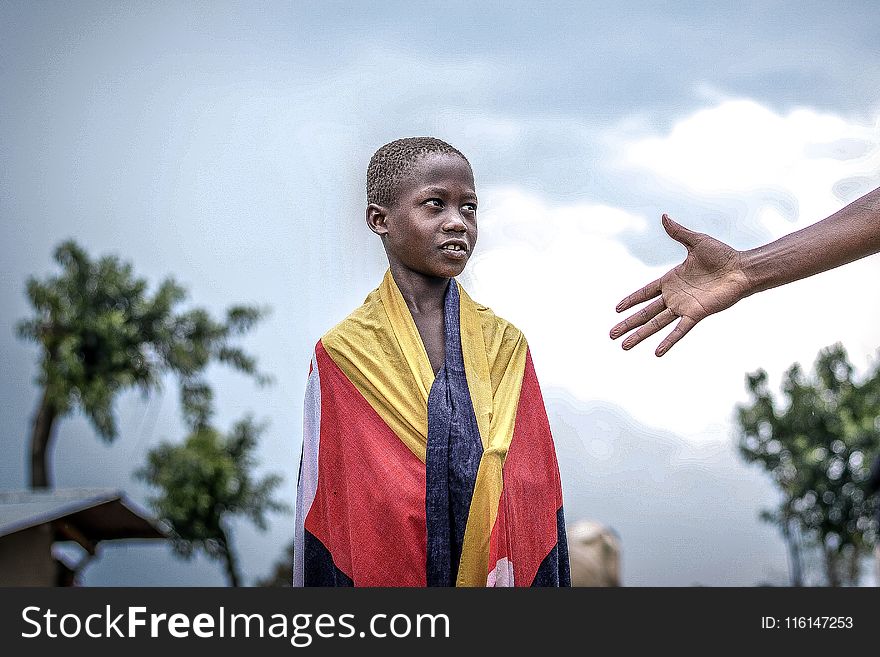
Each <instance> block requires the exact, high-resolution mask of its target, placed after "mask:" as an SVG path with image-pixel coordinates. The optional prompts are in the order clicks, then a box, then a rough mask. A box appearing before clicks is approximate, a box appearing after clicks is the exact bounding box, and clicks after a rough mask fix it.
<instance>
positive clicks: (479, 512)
mask: <svg viewBox="0 0 880 657" xmlns="http://www.w3.org/2000/svg"><path fill="white" fill-rule="evenodd" d="M444 311H445V313H444V315H445V338H446V345H445V346H446V356H445V362H444V364H443V366H442V368H441V369H440V371H439V372H438V373H437V375H436V377H435V376H434V372H433V370H432V368H431V365H430V362H429V361H428V356H427V354H426V352H425V349H424V346H423V345H422V341H421V338H420V336H419V333H418V329H417V328H416V326H415V322H414V321H413V319H412V316H411V314H410V312H409V309H408V308H407V306H406V303H405V301H404V300H403V297H402V296H401V294H400V291H399V290H398V289H397V286H396V284H395V283H394V279H393V277H392V276H391V272H390V271H388V272H387V273H386V274H385V277H384V279H383V281H382V284H381V285H380V286H379V287H378V288H377V289H376V290H374V291H373V292H372V293H371V294H370V295H369V296H368V297H367V299H366V301H365V302H364V304H363V305H362V306H361V307H360V308H358V309H357V310H355V311H354V312H353V313H352V314H351V315H349V317H348V318H346V319H345V320H344V321H343V322H341V323H340V324H338V325H337V326H336V327H334V328H333V329H332V330H331V331H329V332H328V333H327V334H326V335H325V336H324V337H323V338H322V339H321V340H320V341H319V342H318V344H317V346H316V347H315V353H314V357H313V358H312V362H311V367H310V370H309V378H308V383H307V387H306V398H305V413H304V422H303V451H302V459H301V463H300V472H299V482H298V487H297V504H296V527H295V538H294V567H293V583H294V586H352V585H356V586H569V585H570V577H569V564H568V550H567V546H566V542H565V521H564V516H563V510H562V488H561V485H560V480H559V469H558V466H557V462H556V455H555V452H554V448H553V440H552V438H551V435H550V425H549V422H548V420H547V413H546V411H545V410H544V403H543V399H542V397H541V390H540V387H539V386H538V380H537V377H536V376H535V370H534V367H533V365H532V359H531V356H530V354H529V350H528V345H527V344H526V340H525V338H524V337H523V335H522V333H520V331H519V330H517V329H516V328H515V327H514V326H513V325H511V324H510V323H508V322H506V321H504V320H503V319H501V318H499V317H496V316H495V315H494V314H493V313H492V311H491V310H489V309H488V308H486V307H484V306H481V305H479V304H477V303H475V302H474V301H472V300H471V298H470V297H469V296H468V295H467V293H466V292H465V291H464V290H463V289H462V288H461V286H460V285H458V283H457V282H454V281H453V282H452V283H451V284H450V285H449V287H448V288H447V292H446V297H445V307H444Z"/></svg>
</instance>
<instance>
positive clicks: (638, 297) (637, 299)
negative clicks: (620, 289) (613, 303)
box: [615, 278, 660, 313]
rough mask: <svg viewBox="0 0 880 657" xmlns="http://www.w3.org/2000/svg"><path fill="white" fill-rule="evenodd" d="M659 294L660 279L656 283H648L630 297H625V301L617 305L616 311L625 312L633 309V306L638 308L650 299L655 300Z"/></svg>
mask: <svg viewBox="0 0 880 657" xmlns="http://www.w3.org/2000/svg"><path fill="white" fill-rule="evenodd" d="M658 294H660V279H659V278H658V279H657V280H656V281H652V282H650V283H648V284H647V285H646V286H645V287H643V288H642V289H640V290H638V291H636V292H633V293H632V294H630V295H629V296H628V297H624V299H623V300H622V301H621V302H620V303H619V304H617V307H616V308H615V310H616V311H617V312H619V313H621V312H623V311H624V310H626V309H627V308H632V307H633V306H637V305H639V304H640V303H644V302H645V301H648V300H649V299H653V298H654V297H656V296H657V295H658Z"/></svg>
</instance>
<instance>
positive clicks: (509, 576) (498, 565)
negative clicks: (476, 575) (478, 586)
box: [486, 557, 513, 586]
mask: <svg viewBox="0 0 880 657" xmlns="http://www.w3.org/2000/svg"><path fill="white" fill-rule="evenodd" d="M486 586H513V562H512V561H510V559H508V558H507V557H501V558H500V559H499V560H498V561H497V562H495V570H493V571H492V572H491V573H489V578H488V579H487V580H486Z"/></svg>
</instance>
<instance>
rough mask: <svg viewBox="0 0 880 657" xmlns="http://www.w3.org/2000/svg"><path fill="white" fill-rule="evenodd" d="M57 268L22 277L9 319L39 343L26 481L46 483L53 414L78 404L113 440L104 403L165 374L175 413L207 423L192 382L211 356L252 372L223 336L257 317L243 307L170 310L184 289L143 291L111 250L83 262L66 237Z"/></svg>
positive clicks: (205, 401) (200, 390) (205, 400)
mask: <svg viewBox="0 0 880 657" xmlns="http://www.w3.org/2000/svg"><path fill="white" fill-rule="evenodd" d="M55 261H56V262H57V263H58V264H59V265H60V266H61V269H62V271H61V273H60V274H59V275H57V276H50V277H48V278H46V279H44V280H37V279H36V278H33V277H32V278H30V279H29V280H28V282H27V296H28V299H29V300H30V302H31V305H32V306H33V308H34V314H33V316H32V317H30V318H28V319H25V320H23V321H21V322H20V323H19V324H18V333H19V336H20V337H22V338H24V339H27V340H32V341H34V342H36V343H37V344H38V345H40V348H41V350H40V373H39V376H38V378H37V383H38V384H39V386H40V388H41V392H40V402H39V405H38V407H37V411H36V414H35V415H34V420H33V428H32V432H31V450H30V452H31V466H30V483H31V487H32V488H47V487H49V486H51V477H50V473H49V468H48V455H49V452H50V449H51V446H52V440H53V436H54V430H55V427H56V423H57V420H59V419H60V418H62V417H64V416H65V415H67V414H68V413H70V412H72V411H74V410H76V409H79V410H81V411H82V412H83V413H84V414H85V415H86V416H87V417H88V418H89V420H90V421H91V423H92V425H93V426H94V428H95V431H97V433H98V435H99V436H101V437H102V438H103V439H105V440H107V441H112V440H114V439H115V438H116V435H117V428H116V421H115V418H114V416H113V400H114V399H115V397H116V395H117V393H119V392H121V391H123V390H126V389H128V388H132V387H139V388H140V389H141V390H142V391H143V392H144V394H147V393H149V391H150V390H151V389H155V388H158V387H159V386H160V385H161V381H162V376H163V375H164V374H165V373H166V372H173V373H174V374H176V375H177V377H178V379H179V381H180V384H181V385H180V393H181V402H182V406H183V412H184V417H185V419H186V420H187V422H188V424H189V425H190V427H192V428H197V427H199V426H202V425H204V424H205V423H206V422H207V419H208V417H209V416H210V413H211V406H212V397H213V395H212V390H211V388H210V386H209V385H208V384H207V383H206V382H205V380H204V379H203V378H202V375H203V373H204V371H205V369H206V368H207V366H208V364H209V363H210V362H212V361H214V360H216V361H219V362H221V363H226V364H227V365H230V366H232V367H234V368H235V369H237V370H239V371H241V372H244V373H246V374H249V375H252V376H254V377H255V378H256V379H257V381H258V382H260V383H265V382H267V381H268V378H267V377H266V376H264V375H262V374H260V373H259V372H258V371H257V367H256V361H255V360H254V358H253V357H251V356H249V355H248V354H246V353H245V352H244V351H243V350H242V349H240V348H239V347H236V346H234V345H233V344H232V340H233V339H234V338H236V337H238V336H240V335H242V334H244V333H246V332H247V331H248V330H250V329H251V328H252V327H253V326H254V325H255V324H256V323H257V322H258V321H259V320H260V318H261V317H262V316H263V315H264V312H265V311H264V310H261V309H258V308H254V307H251V306H234V307H231V308H229V309H228V310H227V311H226V318H225V320H224V321H216V320H214V319H212V318H211V316H210V315H209V314H208V312H207V311H205V310H203V309H200V308H195V309H192V310H188V311H185V312H178V310H177V307H178V306H179V304H180V303H182V302H183V301H184V299H185V298H186V292H185V290H184V289H183V288H182V287H180V286H179V285H177V284H176V283H175V282H174V281H173V280H172V279H170V278H169V279H166V280H165V281H163V282H162V283H161V284H160V285H159V288H158V290H157V291H156V292H155V294H153V295H152V296H150V295H149V294H148V293H147V283H146V281H145V280H144V279H141V278H136V277H135V275H134V273H133V270H132V266H131V264H129V263H126V262H121V261H120V260H119V259H118V258H116V257H115V256H105V257H102V258H100V259H99V260H92V259H90V258H89V256H88V254H87V253H86V252H85V251H84V250H83V249H82V248H81V247H80V246H78V245H77V244H76V243H75V242H73V241H67V242H64V243H62V244H61V245H59V246H58V248H57V249H56V251H55Z"/></svg>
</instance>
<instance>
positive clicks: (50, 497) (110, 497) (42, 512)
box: [0, 488, 167, 543]
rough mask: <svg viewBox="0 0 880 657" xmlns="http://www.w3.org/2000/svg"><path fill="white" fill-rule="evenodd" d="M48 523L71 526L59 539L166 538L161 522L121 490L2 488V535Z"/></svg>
mask: <svg viewBox="0 0 880 657" xmlns="http://www.w3.org/2000/svg"><path fill="white" fill-rule="evenodd" d="M45 523H53V525H54V526H55V527H56V528H58V527H62V528H67V529H69V530H70V531H68V532H66V534H67V535H65V532H63V531H62V532H61V535H60V536H58V540H71V538H72V536H76V535H80V536H82V537H84V538H86V539H88V540H89V541H91V542H93V543H97V542H98V541H104V540H114V539H123V538H167V534H166V532H165V531H164V529H163V528H162V526H161V525H160V524H159V523H158V522H156V521H154V520H153V519H152V518H150V516H149V515H148V514H147V513H146V512H144V511H142V510H141V509H139V508H138V507H137V506H136V505H134V504H132V503H131V502H130V501H129V500H127V499H126V497H125V494H124V493H123V492H122V491H120V490H114V489H107V488H97V489H96V488H70V489H56V490H27V491H0V537H2V536H7V535H8V534H13V533H15V532H19V531H22V530H23V529H28V528H30V527H36V526H38V525H42V524H45ZM71 532H72V535H71ZM73 540H76V539H73Z"/></svg>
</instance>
